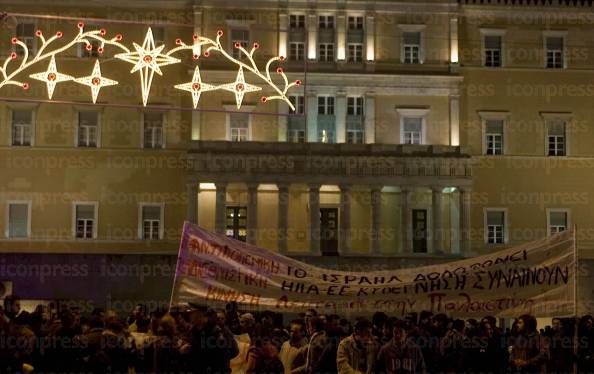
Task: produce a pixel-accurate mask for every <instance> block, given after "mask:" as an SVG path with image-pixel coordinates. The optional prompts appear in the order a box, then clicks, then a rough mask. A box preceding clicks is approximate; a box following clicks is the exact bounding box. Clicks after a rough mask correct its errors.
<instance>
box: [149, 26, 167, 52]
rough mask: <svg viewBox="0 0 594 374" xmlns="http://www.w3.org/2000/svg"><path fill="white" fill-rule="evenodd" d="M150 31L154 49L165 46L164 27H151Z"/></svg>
mask: <svg viewBox="0 0 594 374" xmlns="http://www.w3.org/2000/svg"><path fill="white" fill-rule="evenodd" d="M151 31H152V32H153V40H154V41H155V47H159V46H162V45H163V44H165V28H164V27H151Z"/></svg>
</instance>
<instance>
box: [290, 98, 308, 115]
mask: <svg viewBox="0 0 594 374" xmlns="http://www.w3.org/2000/svg"><path fill="white" fill-rule="evenodd" d="M289 101H290V102H291V104H293V106H294V107H295V110H293V111H291V113H295V114H304V113H305V97H303V96H302V95H291V96H289Z"/></svg>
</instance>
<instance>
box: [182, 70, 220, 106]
mask: <svg viewBox="0 0 594 374" xmlns="http://www.w3.org/2000/svg"><path fill="white" fill-rule="evenodd" d="M175 88H177V89H178V90H183V91H188V92H190V93H191V94H192V101H193V102H194V109H196V107H197V106H198V101H199V100H200V94H201V93H202V92H206V91H213V90H216V89H217V87H216V86H213V85H212V84H208V83H202V78H201V77H200V68H199V67H198V66H196V68H195V69H194V77H192V81H191V82H188V83H182V84H177V85H175Z"/></svg>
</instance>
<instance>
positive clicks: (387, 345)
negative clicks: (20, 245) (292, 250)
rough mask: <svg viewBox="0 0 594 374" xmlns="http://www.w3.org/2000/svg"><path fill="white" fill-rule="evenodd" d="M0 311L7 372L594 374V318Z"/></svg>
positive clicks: (0, 347)
mask: <svg viewBox="0 0 594 374" xmlns="http://www.w3.org/2000/svg"><path fill="white" fill-rule="evenodd" d="M3 304H4V305H3V309H2V310H0V373H69V374H72V373H97V374H107V373H113V374H115V373H138V374H140V373H195V374H219V373H221V374H223V373H224V374H314V373H320V374H321V373H324V374H326V373H340V374H371V373H376V374H384V373H385V374H405V373H406V374H419V373H497V374H499V373H573V372H574V370H576V369H577V371H578V372H579V373H594V354H593V353H594V352H593V351H594V319H593V318H592V317H591V316H584V317H582V318H581V319H580V320H579V321H576V320H574V319H559V318H554V319H553V320H552V324H551V326H547V327H546V328H544V329H540V330H538V329H537V323H536V319H535V318H534V317H532V316H530V315H523V316H520V317H518V318H517V319H516V320H515V322H514V323H513V325H512V326H511V328H509V329H505V330H503V329H500V328H499V327H498V326H497V324H496V319H495V318H494V317H491V316H485V317H484V318H482V319H480V320H475V319H468V320H460V319H452V318H448V316H446V315H444V314H432V313H429V312H422V313H419V314H410V315H408V316H407V317H406V318H401V319H399V318H395V317H389V316H387V315H386V314H384V313H381V312H378V313H375V314H374V315H373V318H372V319H371V320H369V319H366V318H357V319H355V320H353V321H349V320H347V319H344V318H341V317H340V316H338V315H318V314H317V313H316V311H315V310H309V311H307V312H306V313H303V314H300V315H299V316H298V317H299V318H296V319H293V320H291V321H290V322H289V323H288V324H284V323H283V316H282V315H281V314H277V313H273V312H258V313H247V312H244V313H240V312H239V311H238V309H237V306H236V305H235V304H229V305H227V307H226V308H225V309H219V310H216V309H210V308H207V307H205V306H198V305H196V306H193V307H192V308H188V309H187V310H169V311H166V310H155V311H150V312H149V311H147V310H146V308H145V307H144V306H143V305H138V306H137V307H136V308H135V309H134V311H133V313H132V314H131V315H130V316H129V317H128V318H127V319H122V318H120V317H119V316H118V315H116V313H114V312H113V311H109V310H107V311H105V310H102V309H95V310H93V311H92V312H91V314H90V315H88V316H87V315H84V316H83V315H81V314H80V313H79V311H78V310H77V309H76V308H63V309H62V310H60V311H58V313H56V315H55V316H53V315H52V314H51V313H50V312H49V311H48V310H47V308H45V307H43V306H39V307H38V308H37V309H36V310H35V311H34V312H32V313H28V312H25V311H21V310H20V302H19V298H18V297H16V296H9V297H6V298H5V299H4V303H3ZM576 322H577V323H576ZM575 326H577V328H578V330H577V331H576V330H575Z"/></svg>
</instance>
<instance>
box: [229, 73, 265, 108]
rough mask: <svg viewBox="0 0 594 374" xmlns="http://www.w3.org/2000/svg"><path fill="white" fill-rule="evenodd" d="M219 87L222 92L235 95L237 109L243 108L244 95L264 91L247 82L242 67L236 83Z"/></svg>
mask: <svg viewBox="0 0 594 374" xmlns="http://www.w3.org/2000/svg"><path fill="white" fill-rule="evenodd" d="M219 87H220V88H221V89H222V90H225V91H229V92H233V93H234V94H235V101H236V103H237V109H239V108H241V103H242V102H243V95H245V94H246V93H247V92H255V91H260V90H262V87H258V86H254V85H253V84H249V83H246V82H245V78H244V76H243V67H242V66H240V67H239V71H238V72H237V77H236V78H235V82H233V83H227V84H223V85H221V86H219Z"/></svg>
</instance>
